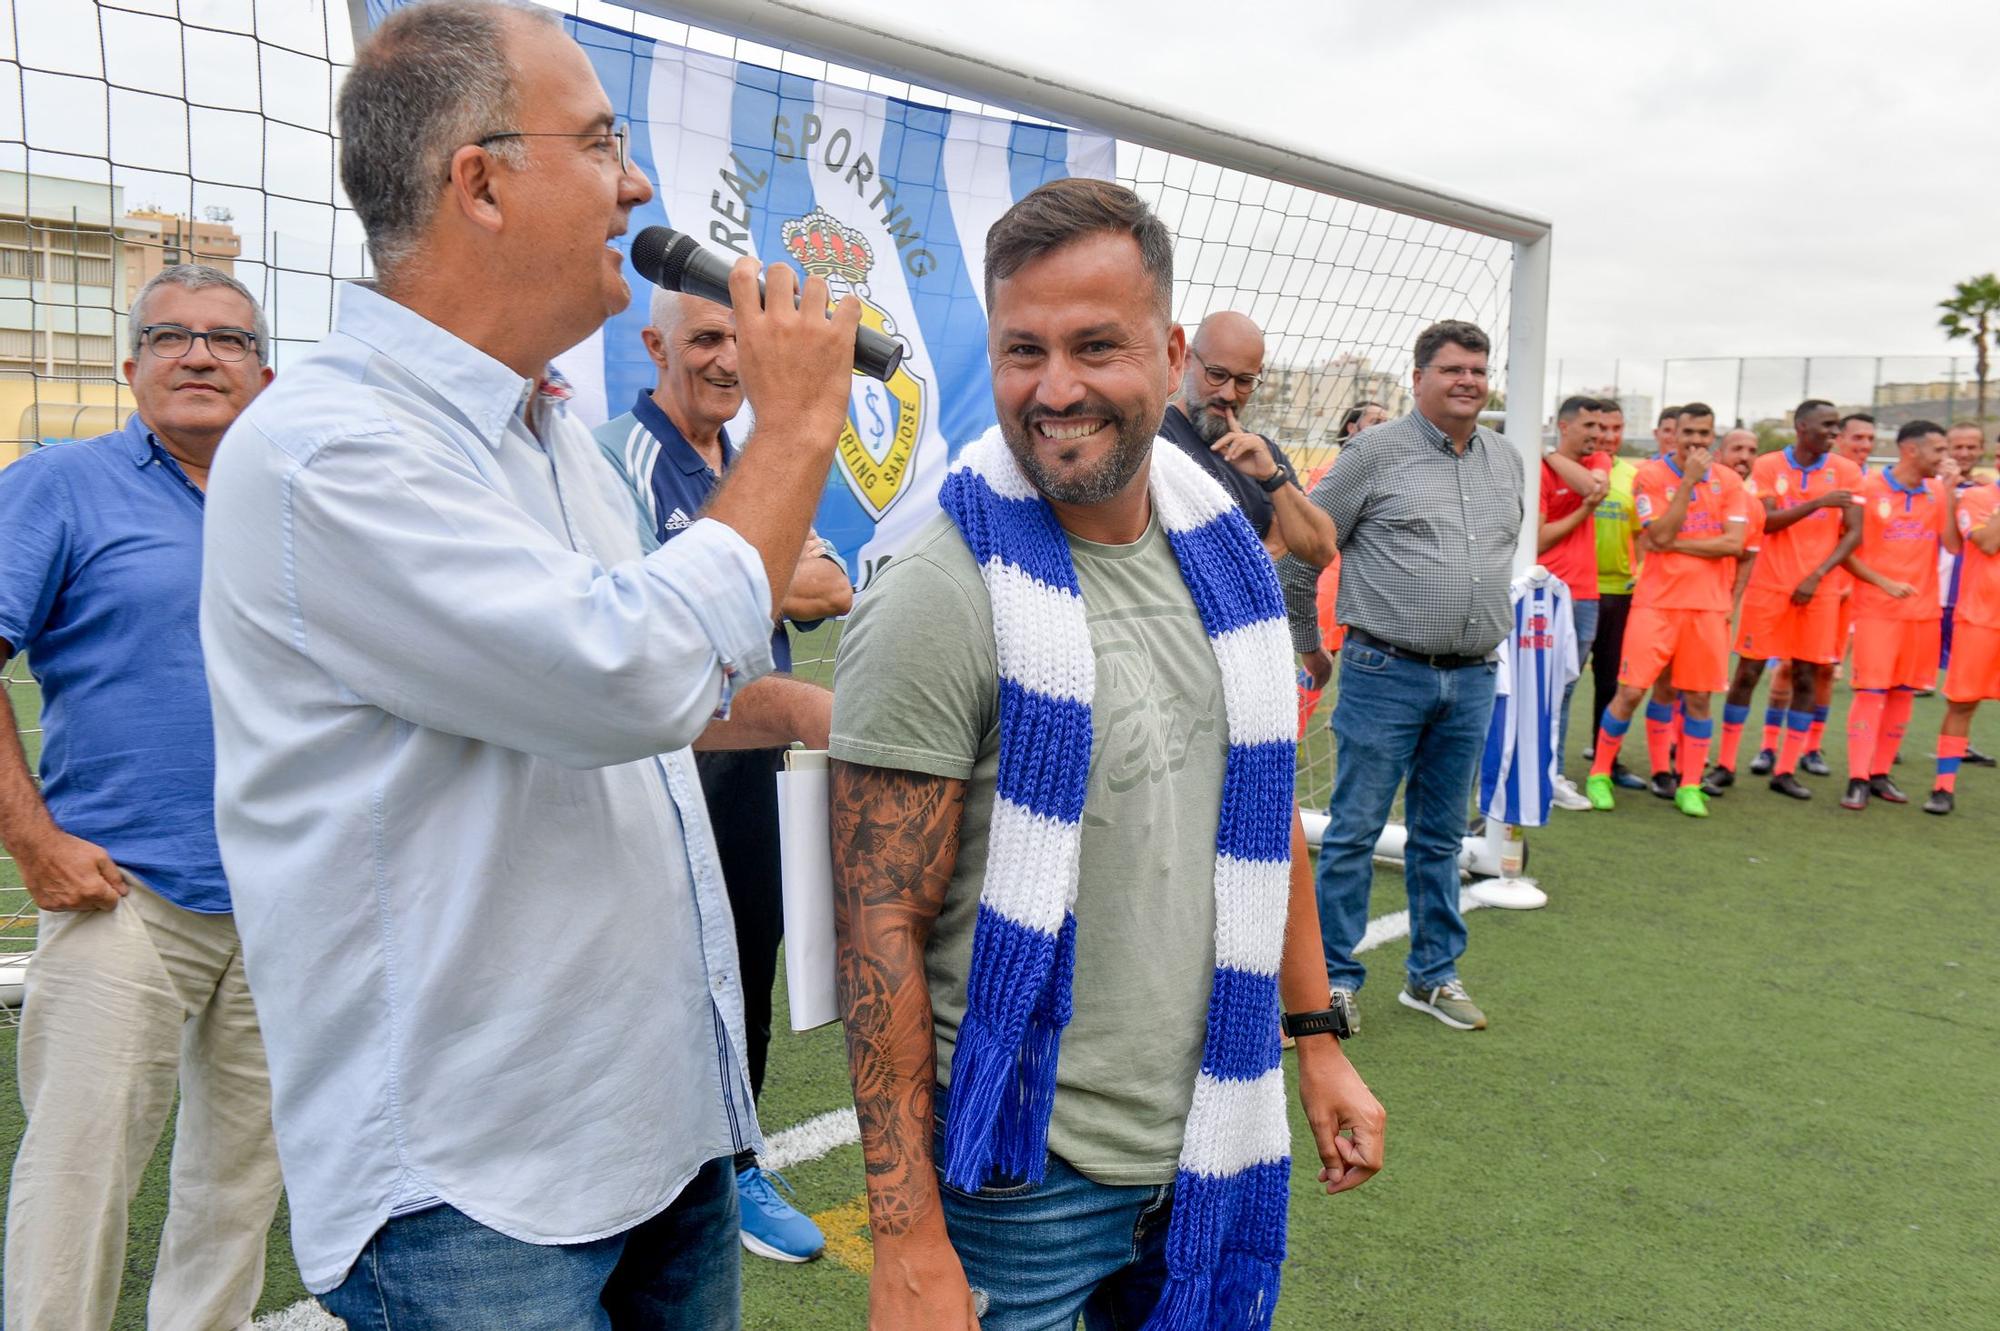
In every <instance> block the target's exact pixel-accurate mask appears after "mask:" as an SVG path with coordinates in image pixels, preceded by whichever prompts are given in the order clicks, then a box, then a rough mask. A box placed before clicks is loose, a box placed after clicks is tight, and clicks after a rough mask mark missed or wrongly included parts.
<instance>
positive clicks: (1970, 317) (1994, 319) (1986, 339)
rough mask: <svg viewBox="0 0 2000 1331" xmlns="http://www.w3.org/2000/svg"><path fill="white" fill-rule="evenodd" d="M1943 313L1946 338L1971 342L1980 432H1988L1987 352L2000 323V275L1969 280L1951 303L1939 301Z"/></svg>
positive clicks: (1958, 287) (1982, 433) (1955, 294)
mask: <svg viewBox="0 0 2000 1331" xmlns="http://www.w3.org/2000/svg"><path fill="white" fill-rule="evenodd" d="M1938 308H1939V309H1941V310H1943V311H1944V315H1943V317H1942V318H1940V319H1939V320H1938V326H1939V327H1941V328H1943V329H1944V335H1945V336H1946V337H1947V338H1952V339H1954V340H1955V339H1957V338H1964V339H1966V340H1967V341H1969V342H1971V343H1972V347H1973V353H1974V355H1973V362H1972V368H1973V371H1974V373H1975V374H1977V375H1978V377H1979V433H1980V434H1981V435H1982V436H1983V435H1984V434H1985V433H1986V373H1987V371H1988V370H1989V369H1990V368H1991V362H1990V361H1989V359H1988V357H1987V351H1988V349H1989V348H1990V346H1991V344H1992V337H1993V332H1994V325H1995V324H1996V323H2000V276H1995V275H1994V274H1992V273H1987V274H1985V275H1983V276H1980V277H1972V278H1967V279H1966V280H1965V281H1963V282H1960V283H1959V284H1958V285H1957V286H1956V287H1955V288H1954V289H1953V291H1952V296H1951V299H1950V300H1941V301H1939V302H1938Z"/></svg>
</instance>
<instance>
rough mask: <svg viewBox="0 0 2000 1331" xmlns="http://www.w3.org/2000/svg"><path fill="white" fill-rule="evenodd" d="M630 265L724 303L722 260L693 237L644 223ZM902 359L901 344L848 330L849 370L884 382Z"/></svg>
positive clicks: (664, 283) (760, 288)
mask: <svg viewBox="0 0 2000 1331" xmlns="http://www.w3.org/2000/svg"><path fill="white" fill-rule="evenodd" d="M632 266H633V267H634V268H636V269H638V270H639V276H641V277H643V278H645V279H646V280H647V281H648V282H651V283H652V284H653V285H654V286H661V287H665V288H666V289H667V290H669V291H683V292H686V293H687V294H688V295H690V296H700V297H701V298H702V299H704V300H712V301H716V302H717V303H719V304H723V305H727V304H729V303H730V297H729V268H730V264H729V261H728V260H727V259H724V258H723V257H722V256H721V255H718V254H715V253H712V252H711V251H709V250H706V249H703V248H702V245H701V242H700V241H698V240H696V239H695V238H694V237H693V236H690V235H687V234H685V233H683V232H680V231H676V230H674V229H673V228H672V227H665V226H649V227H647V228H646V229H645V230H644V231H641V232H640V233H639V234H638V235H636V236H634V237H632ZM763 300H764V279H763V278H762V277H759V278H758V279H757V301H758V303H759V304H762V303H763ZM902 363H903V344H902V343H901V342H898V341H897V340H896V339H895V338H893V337H889V336H886V335H884V334H882V333H878V332H876V331H875V330H874V329H872V328H857V329H855V330H854V368H855V370H856V372H858V373H860V374H865V375H867V376H868V377H869V378H871V379H880V380H883V381H884V382H887V380H888V378H889V376H890V375H892V374H894V373H895V372H896V367H897V366H899V365H901V364H902Z"/></svg>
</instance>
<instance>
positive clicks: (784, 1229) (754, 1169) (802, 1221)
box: [736, 1165, 826, 1262]
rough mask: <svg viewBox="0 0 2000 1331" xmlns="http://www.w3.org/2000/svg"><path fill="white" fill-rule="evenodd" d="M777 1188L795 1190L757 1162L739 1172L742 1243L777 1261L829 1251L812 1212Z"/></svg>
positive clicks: (805, 1258) (808, 1258)
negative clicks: (802, 1207)
mask: <svg viewBox="0 0 2000 1331" xmlns="http://www.w3.org/2000/svg"><path fill="white" fill-rule="evenodd" d="M774 1184H775V1185H776V1186H775V1187H774V1186H773V1185H774ZM778 1188H783V1189H784V1190H785V1192H786V1193H787V1194H789V1193H791V1191H792V1185H791V1184H789V1183H787V1182H785V1180H784V1179H783V1178H782V1177H780V1176H779V1175H777V1174H774V1173H772V1172H771V1171H769V1170H767V1169H762V1168H759V1167H758V1166H756V1165H752V1166H750V1168H748V1169H745V1170H743V1171H741V1172H740V1173H738V1174H737V1175H736V1196H737V1199H738V1201H739V1203H740V1205H741V1209H742V1212H743V1246H744V1248H746V1249H747V1250H749V1251H750V1252H752V1253H755V1254H756V1255H757V1256H759V1257H768V1258H770V1259H771V1260H772V1261H774V1262H810V1261H811V1260H812V1259H813V1258H815V1257H817V1256H819V1255H820V1254H821V1253H822V1252H825V1251H826V1235H824V1234H822V1233H820V1232H819V1226H818V1225H815V1224H814V1223H813V1222H812V1218H811V1217H810V1216H807V1215H805V1214H804V1213H803V1212H801V1211H800V1210H799V1209H798V1208H797V1207H796V1206H793V1205H792V1204H791V1203H790V1202H788V1201H786V1200H785V1199H784V1198H783V1197H780V1196H779V1195H778Z"/></svg>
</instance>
